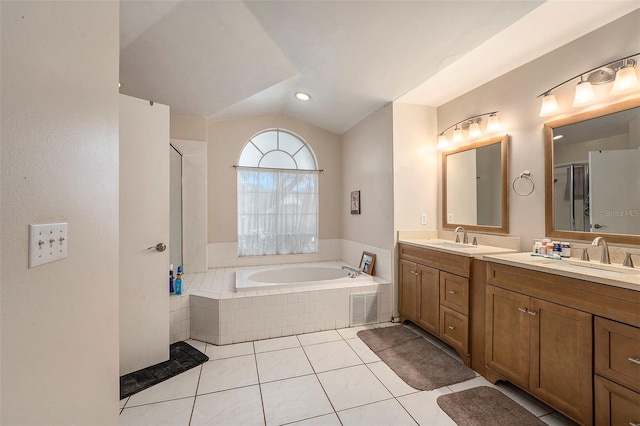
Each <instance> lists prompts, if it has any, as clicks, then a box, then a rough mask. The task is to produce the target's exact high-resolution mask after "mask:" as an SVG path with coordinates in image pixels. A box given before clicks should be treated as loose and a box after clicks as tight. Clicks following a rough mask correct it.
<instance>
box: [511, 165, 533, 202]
mask: <svg viewBox="0 0 640 426" xmlns="http://www.w3.org/2000/svg"><path fill="white" fill-rule="evenodd" d="M520 180H525V181H528V182H529V183H530V184H531V189H530V190H529V191H522V192H520V191H518V190H517V189H516V182H518V181H520ZM511 187H512V188H513V192H515V193H516V194H518V195H519V196H521V197H526V196H528V195H531V194H533V191H534V189H536V183H535V182H534V180H533V178H532V177H531V172H530V171H529V170H525V171H524V172H522V173H520V175H518V177H516V178H515V179H514V180H513V183H512V184H511Z"/></svg>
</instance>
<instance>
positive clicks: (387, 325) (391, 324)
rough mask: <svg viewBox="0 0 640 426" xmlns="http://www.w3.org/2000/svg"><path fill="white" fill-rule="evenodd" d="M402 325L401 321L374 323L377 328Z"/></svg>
mask: <svg viewBox="0 0 640 426" xmlns="http://www.w3.org/2000/svg"><path fill="white" fill-rule="evenodd" d="M398 325H401V324H400V323H397V322H380V323H378V324H373V326H374V327H375V328H383V327H395V326H398Z"/></svg>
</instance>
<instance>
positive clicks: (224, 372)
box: [120, 323, 574, 426]
mask: <svg viewBox="0 0 640 426" xmlns="http://www.w3.org/2000/svg"><path fill="white" fill-rule="evenodd" d="M390 325H392V324H390V323H387V324H378V325H376V326H375V327H382V326H390ZM365 328H371V326H367V327H354V328H347V329H340V330H331V331H324V332H319V333H312V334H304V335H298V336H289V337H281V338H276V339H270V340H261V341H256V342H248V343H239V344H234V345H227V346H215V345H210V344H206V343H203V342H198V341H194V340H190V341H188V342H187V343H189V344H190V345H192V346H194V347H196V348H197V349H198V350H200V351H202V352H205V353H206V355H207V356H209V361H208V362H207V363H205V364H203V365H202V366H199V367H196V368H194V369H192V370H189V371H188V372H186V373H183V374H181V375H179V376H176V377H174V378H172V379H170V380H167V381H165V382H163V383H161V384H159V385H156V386H154V387H152V388H149V389H147V390H145V391H142V392H140V393H139V394H136V395H134V396H132V397H131V398H128V399H123V400H121V401H120V408H121V415H120V424H121V425H140V424H172V425H176V426H178V425H180V426H187V425H191V426H195V425H201V424H206V425H211V424H234V425H248V424H260V425H264V424H266V425H277V424H283V423H293V422H304V424H317V425H337V426H340V425H341V424H342V425H345V426H348V425H362V424H369V425H372V424H397V425H407V426H408V425H416V424H419V425H443V426H444V425H451V426H455V423H454V422H453V421H452V420H451V419H450V418H449V417H448V416H447V415H446V414H445V413H444V412H443V411H442V410H441V409H440V407H438V405H437V403H436V399H437V398H438V396H440V395H444V394H448V393H451V392H456V391H461V390H464V389H468V388H472V387H477V386H491V387H495V388H497V389H499V390H500V391H502V392H503V393H505V394H506V395H507V396H509V397H510V398H511V399H513V400H514V401H516V402H517V403H519V404H520V405H522V406H523V407H525V408H526V409H527V410H529V411H530V412H531V413H533V414H534V415H535V416H536V417H539V418H540V419H541V420H543V421H545V422H546V423H548V424H550V425H567V426H568V425H574V423H572V422H571V421H569V420H567V419H566V418H564V417H563V416H561V415H559V414H558V413H557V412H554V411H553V410H552V409H551V408H549V407H548V406H546V405H544V404H542V403H540V402H539V401H537V400H535V399H534V398H532V397H530V396H529V395H527V394H526V393H524V392H522V391H520V390H518V389H517V388H515V387H514V386H512V385H509V384H506V383H502V382H500V383H498V385H497V386H494V385H491V384H490V383H489V382H487V381H486V380H485V379H484V378H482V377H476V378H474V379H471V380H468V381H466V382H463V383H458V384H456V385H451V386H445V387H442V388H439V389H435V390H432V391H417V390H415V389H413V388H411V387H409V386H407V385H406V384H405V383H404V382H403V381H402V380H401V379H400V378H399V377H398V376H397V375H396V374H395V373H394V372H393V371H392V370H391V369H390V368H389V367H387V366H386V364H384V363H383V362H381V361H380V359H379V358H378V357H376V356H375V354H373V352H371V351H370V350H369V349H368V348H367V347H366V345H364V342H362V341H361V340H360V339H359V338H358V337H357V335H356V333H357V332H358V331H359V330H362V329H365ZM415 331H416V332H417V333H419V334H420V335H422V336H423V337H425V338H426V339H432V340H435V339H433V338H430V337H428V336H426V333H424V332H422V331H421V330H419V329H417V328H415ZM435 343H437V344H438V345H439V346H438V347H440V348H441V349H442V350H443V351H445V352H446V353H448V354H451V350H450V349H448V348H447V347H446V345H444V344H443V343H442V342H440V341H436V342H435ZM322 354H324V355H325V356H321V355H322ZM452 356H454V357H455V355H452Z"/></svg>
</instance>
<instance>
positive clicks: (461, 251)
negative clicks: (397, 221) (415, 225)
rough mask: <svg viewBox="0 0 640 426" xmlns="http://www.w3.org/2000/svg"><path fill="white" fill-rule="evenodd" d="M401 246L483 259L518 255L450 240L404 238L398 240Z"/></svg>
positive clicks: (509, 251)
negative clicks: (505, 254)
mask: <svg viewBox="0 0 640 426" xmlns="http://www.w3.org/2000/svg"><path fill="white" fill-rule="evenodd" d="M398 243H400V244H407V245H410V246H415V247H422V248H427V249H432V250H438V251H442V252H446V253H451V254H457V255H460V256H467V257H476V258H482V257H483V256H485V255H487V254H494V253H516V252H517V251H516V250H513V249H508V248H504V247H494V246H484V245H476V246H474V245H472V244H462V243H456V242H454V241H450V240H442V239H439V238H424V239H420V238H404V239H400V240H398Z"/></svg>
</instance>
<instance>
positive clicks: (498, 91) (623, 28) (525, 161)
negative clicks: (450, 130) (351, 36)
mask: <svg viewBox="0 0 640 426" xmlns="http://www.w3.org/2000/svg"><path fill="white" fill-rule="evenodd" d="M638 22H640V10H637V11H635V12H633V13H631V14H629V15H627V16H625V17H623V18H621V19H619V20H617V21H614V22H613V23H611V24H609V25H606V26H604V27H602V28H600V29H598V30H596V31H594V32H592V33H590V34H587V35H586V36H584V37H582V38H580V39H578V40H576V41H574V42H572V43H569V44H567V45H565V46H563V47H561V48H559V49H557V50H554V51H553V52H551V53H549V54H547V55H544V56H542V57H541V58H539V59H537V60H535V61H532V62H530V63H528V64H526V65H524V66H522V67H520V68H518V69H516V70H514V71H511V72H509V73H507V74H505V75H503V76H501V77H499V78H497V79H495V80H492V81H491V82H489V83H487V84H484V85H482V86H480V87H478V88H476V89H474V90H472V91H470V92H468V93H466V94H465V95H463V96H460V97H458V98H456V99H454V100H452V101H451V102H448V103H446V104H444V105H442V106H440V107H439V108H438V129H439V130H443V129H445V128H446V127H448V126H449V125H451V124H453V123H455V122H457V121H459V120H462V119H464V118H465V117H469V116H473V115H476V114H480V113H484V112H489V111H494V110H499V111H500V114H499V118H500V121H501V123H502V125H503V127H504V128H505V129H506V131H507V133H509V134H510V135H511V143H510V160H511V163H510V170H509V183H510V184H511V181H512V180H513V178H514V177H515V176H518V175H519V174H520V173H521V172H523V171H524V170H529V171H530V172H531V177H532V178H533V179H534V180H535V183H536V189H535V191H534V192H533V194H531V195H530V196H528V197H520V196H518V195H516V194H514V193H513V191H511V190H510V217H509V224H510V233H511V234H512V235H516V236H519V237H521V238H522V249H523V250H529V249H530V248H531V244H532V242H533V239H534V238H541V237H542V236H544V140H543V124H544V122H545V121H551V120H554V119H557V118H560V117H561V116H564V115H570V114H574V113H578V112H582V111H584V110H587V109H589V108H593V105H590V106H588V107H584V108H581V109H580V108H572V107H571V106H570V105H571V103H572V100H573V91H574V85H573V84H571V83H569V84H566V85H565V86H563V87H562V88H560V89H558V90H557V91H554V93H555V94H556V97H557V98H558V102H559V103H560V105H561V106H563V108H564V109H563V110H562V111H561V112H560V113H559V114H558V115H556V116H553V117H546V118H541V117H539V116H538V113H539V110H540V99H538V98H536V97H537V96H538V95H539V94H541V93H543V92H544V91H546V90H548V89H549V88H551V87H553V86H555V85H556V84H558V83H560V82H562V81H564V80H566V79H567V78H569V77H571V76H573V75H576V74H578V73H580V72H584V71H585V70H589V69H591V68H594V67H597V66H599V65H602V64H603V63H606V62H607V61H611V60H615V59H617V58H620V57H623V56H627V55H629V54H632V53H635V52H638V51H640V26H639V25H638ZM616 99H620V98H613V97H606V100H605V101H603V104H604V103H608V102H612V101H615V100H616ZM439 187H440V188H441V186H439ZM439 198H440V195H439V196H438V199H439ZM440 209H441V206H440V205H439V210H440ZM439 225H440V226H441V225H442V223H441V222H439Z"/></svg>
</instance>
